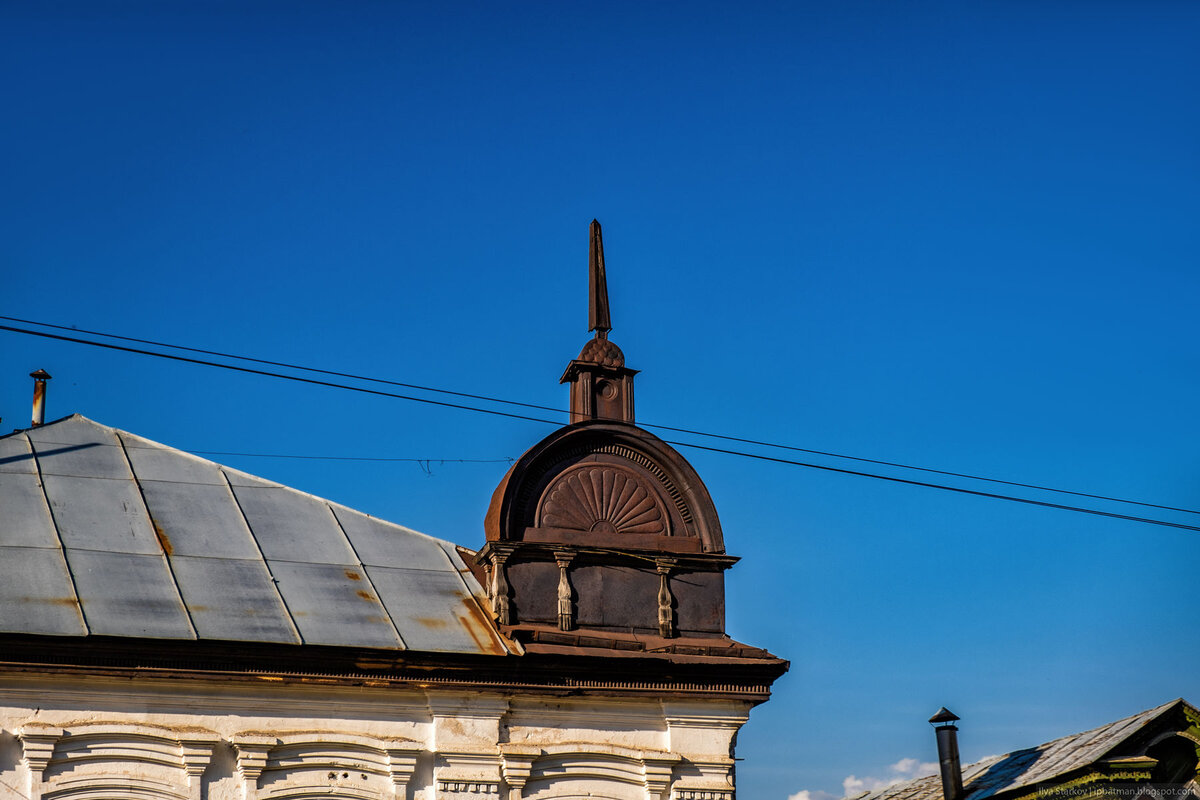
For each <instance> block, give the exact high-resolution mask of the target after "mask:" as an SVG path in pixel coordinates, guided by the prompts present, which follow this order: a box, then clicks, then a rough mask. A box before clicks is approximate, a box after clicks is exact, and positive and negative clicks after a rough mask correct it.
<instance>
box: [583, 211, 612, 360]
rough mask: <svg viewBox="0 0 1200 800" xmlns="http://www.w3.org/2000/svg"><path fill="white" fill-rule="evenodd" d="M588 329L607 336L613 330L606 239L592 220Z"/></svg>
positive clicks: (589, 255)
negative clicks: (605, 255) (605, 267)
mask: <svg viewBox="0 0 1200 800" xmlns="http://www.w3.org/2000/svg"><path fill="white" fill-rule="evenodd" d="M588 236H589V238H590V240H591V241H590V242H589V248H588V330H589V331H595V332H596V336H597V337H599V338H601V339H604V338H607V336H608V332H609V331H611V330H612V321H611V320H610V319H609V316H608V278H607V277H606V276H605V274H604V239H603V238H601V235H600V223H599V222H598V221H597V220H592V224H591V227H590V228H589V229H588Z"/></svg>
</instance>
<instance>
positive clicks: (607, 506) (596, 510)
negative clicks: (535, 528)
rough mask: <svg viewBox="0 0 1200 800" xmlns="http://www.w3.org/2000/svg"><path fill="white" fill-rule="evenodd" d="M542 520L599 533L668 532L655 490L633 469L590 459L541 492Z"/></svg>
mask: <svg viewBox="0 0 1200 800" xmlns="http://www.w3.org/2000/svg"><path fill="white" fill-rule="evenodd" d="M543 498H544V499H543V500H542V506H541V509H540V513H539V515H538V516H539V517H540V523H539V524H540V525H541V526H542V527H547V528H565V529H567V530H576V531H595V532H599V533H637V534H649V535H657V536H665V535H667V515H666V510H665V509H664V508H663V505H662V501H661V500H659V498H658V495H657V492H655V491H653V490H652V489H650V488H647V486H646V485H645V483H644V482H643V481H642V480H641V479H640V478H639V477H638V476H637V475H636V474H634V473H633V472H632V471H630V470H626V469H622V468H620V467H616V466H612V465H609V464H588V465H585V466H581V467H577V468H575V469H572V470H569V471H567V472H565V473H563V474H562V475H561V476H559V477H558V478H557V479H556V480H555V481H554V483H552V484H551V485H550V486H549V487H548V488H547V490H546V492H545V494H544V495H543Z"/></svg>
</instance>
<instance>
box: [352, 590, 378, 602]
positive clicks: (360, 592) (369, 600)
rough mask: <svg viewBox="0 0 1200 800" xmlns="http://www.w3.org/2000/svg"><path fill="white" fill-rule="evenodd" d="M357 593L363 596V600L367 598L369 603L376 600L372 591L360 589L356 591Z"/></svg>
mask: <svg viewBox="0 0 1200 800" xmlns="http://www.w3.org/2000/svg"><path fill="white" fill-rule="evenodd" d="M355 594H356V595H358V596H359V597H361V598H362V599H363V600H366V601H367V602H368V603H374V602H375V595H373V594H371V593H370V592H364V591H363V590H362V589H359V590H358V591H357V592H355Z"/></svg>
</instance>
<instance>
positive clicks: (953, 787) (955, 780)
mask: <svg viewBox="0 0 1200 800" xmlns="http://www.w3.org/2000/svg"><path fill="white" fill-rule="evenodd" d="M929 721H930V723H932V724H933V725H934V731H935V732H936V733H937V749H938V762H940V764H941V766H942V794H943V795H944V796H945V800H959V798H961V797H962V796H963V782H962V763H961V762H960V761H959V758H958V728H957V727H955V725H954V723H955V722H957V721H958V717H956V716H954V712H952V711H949V710H947V709H946V707H945V706H942V707H941V708H939V709H938V711H937V713H936V714H934V715H933V716H932V717H930V718H929ZM939 723H940V724H939Z"/></svg>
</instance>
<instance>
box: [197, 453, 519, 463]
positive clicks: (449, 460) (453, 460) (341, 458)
mask: <svg viewBox="0 0 1200 800" xmlns="http://www.w3.org/2000/svg"><path fill="white" fill-rule="evenodd" d="M187 452H189V453H191V454H192V455H196V456H237V457H240V458H298V459H306V460H310V461H386V462H392V463H405V464H511V463H513V459H511V458H374V457H371V456H306V455H295V454H289V453H232V452H229V451H227V450H188V451H187Z"/></svg>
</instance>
